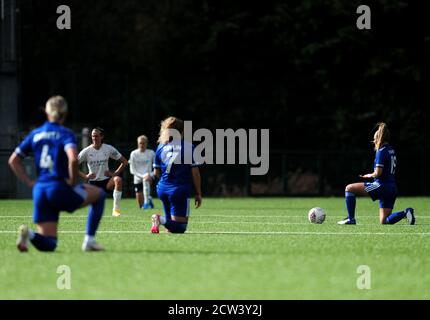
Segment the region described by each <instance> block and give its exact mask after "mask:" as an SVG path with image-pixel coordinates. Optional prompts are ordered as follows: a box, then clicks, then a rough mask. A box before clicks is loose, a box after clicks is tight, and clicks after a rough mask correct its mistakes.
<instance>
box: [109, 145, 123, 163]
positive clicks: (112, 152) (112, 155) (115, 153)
mask: <svg viewBox="0 0 430 320" xmlns="http://www.w3.org/2000/svg"><path fill="white" fill-rule="evenodd" d="M109 153H110V155H109V157H110V158H112V159H114V160H119V159H120V158H121V157H122V154H121V153H119V151H118V150H117V149H115V148H114V147H112V146H110V151H109Z"/></svg>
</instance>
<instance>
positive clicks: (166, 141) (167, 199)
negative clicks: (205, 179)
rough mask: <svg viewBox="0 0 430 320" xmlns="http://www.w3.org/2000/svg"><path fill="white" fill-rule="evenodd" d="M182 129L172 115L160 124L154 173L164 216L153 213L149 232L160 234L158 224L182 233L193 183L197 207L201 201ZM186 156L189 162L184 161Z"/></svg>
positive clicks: (195, 167)
mask: <svg viewBox="0 0 430 320" xmlns="http://www.w3.org/2000/svg"><path fill="white" fill-rule="evenodd" d="M172 129H173V130H172ZM183 131H184V122H183V121H182V120H180V119H177V118H175V117H169V118H167V119H165V120H164V121H163V122H162V123H161V129H160V136H159V138H158V142H159V145H158V148H157V151H156V152H155V158H154V164H153V167H154V172H153V176H154V177H156V178H159V179H160V181H159V182H158V184H157V194H158V197H159V198H160V200H161V201H162V202H163V207H164V216H160V215H159V214H154V215H152V228H151V232H152V233H159V225H160V224H161V225H164V227H165V228H166V229H167V230H168V231H169V232H171V233H184V232H185V230H186V229H187V224H188V215H189V202H190V201H189V197H190V193H191V189H192V186H193V185H194V189H195V196H194V197H195V206H196V208H198V207H200V205H201V203H202V192H201V182H200V171H199V168H198V164H197V163H195V162H194V158H193V156H192V152H193V151H194V147H193V145H192V144H191V143H189V142H186V141H184V140H183ZM175 136H176V137H175ZM188 155H190V157H189V158H190V159H189V160H190V161H186V160H187V158H188ZM187 162H188V163H187Z"/></svg>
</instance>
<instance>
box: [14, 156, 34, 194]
mask: <svg viewBox="0 0 430 320" xmlns="http://www.w3.org/2000/svg"><path fill="white" fill-rule="evenodd" d="M8 163H9V167H10V168H11V169H12V171H13V172H14V173H15V175H16V176H17V178H18V179H19V180H21V181H22V182H24V183H25V184H26V185H27V186H28V187H30V188H32V187H33V185H34V183H35V182H34V180H31V179H30V177H29V176H28V175H27V173H26V172H25V169H24V166H23V165H22V160H21V157H20V156H19V155H18V154H17V153H16V152H14V153H12V155H11V156H10V158H9V161H8Z"/></svg>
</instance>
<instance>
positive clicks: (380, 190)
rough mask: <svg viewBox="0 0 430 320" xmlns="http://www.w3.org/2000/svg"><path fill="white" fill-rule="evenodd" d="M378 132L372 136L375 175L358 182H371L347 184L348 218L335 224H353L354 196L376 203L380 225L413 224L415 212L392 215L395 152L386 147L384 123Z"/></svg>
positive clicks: (394, 191) (394, 187)
mask: <svg viewBox="0 0 430 320" xmlns="http://www.w3.org/2000/svg"><path fill="white" fill-rule="evenodd" d="M377 127H378V129H377V130H376V132H375V134H374V136H373V143H374V145H375V151H376V156H375V162H374V171H373V172H372V173H368V174H365V175H360V177H361V178H365V179H374V181H373V182H364V183H363V182H358V183H353V184H349V185H347V186H346V188H345V201H346V209H347V211H348V217H347V218H346V219H344V220H341V221H339V222H338V224H342V225H343V224H356V221H355V204H356V199H355V197H356V196H367V195H369V196H370V197H371V198H372V200H373V201H375V200H377V199H378V200H379V222H380V223H381V224H395V223H397V222H399V221H400V220H402V219H403V218H405V217H406V218H407V220H408V222H409V224H411V225H412V224H415V216H414V209H413V208H407V209H405V210H404V211H400V212H394V213H392V211H393V207H394V202H395V201H396V197H397V185H396V180H395V172H396V164H397V158H396V152H395V151H394V149H393V147H392V146H391V145H390V144H389V139H390V132H389V131H388V128H387V125H386V124H385V123H382V122H381V123H378V125H377Z"/></svg>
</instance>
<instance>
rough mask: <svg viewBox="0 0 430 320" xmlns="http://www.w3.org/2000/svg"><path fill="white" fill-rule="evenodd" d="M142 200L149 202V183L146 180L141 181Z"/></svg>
mask: <svg viewBox="0 0 430 320" xmlns="http://www.w3.org/2000/svg"><path fill="white" fill-rule="evenodd" d="M142 183H143V201H144V203H149V200H150V199H151V196H150V194H149V193H150V191H151V186H150V185H149V182H148V181H143V182H142Z"/></svg>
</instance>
